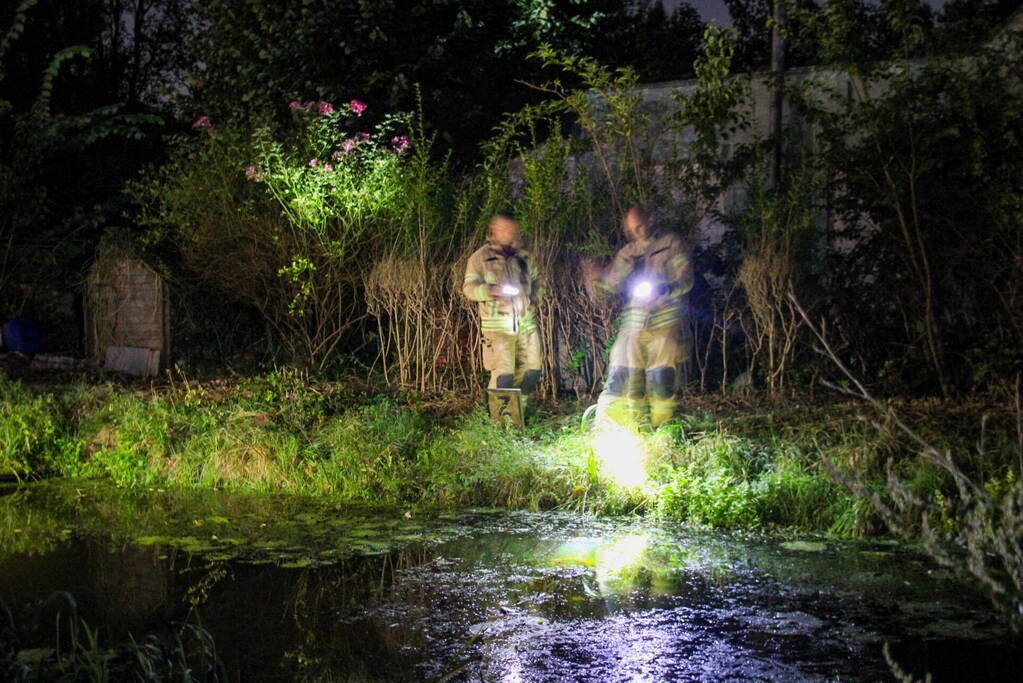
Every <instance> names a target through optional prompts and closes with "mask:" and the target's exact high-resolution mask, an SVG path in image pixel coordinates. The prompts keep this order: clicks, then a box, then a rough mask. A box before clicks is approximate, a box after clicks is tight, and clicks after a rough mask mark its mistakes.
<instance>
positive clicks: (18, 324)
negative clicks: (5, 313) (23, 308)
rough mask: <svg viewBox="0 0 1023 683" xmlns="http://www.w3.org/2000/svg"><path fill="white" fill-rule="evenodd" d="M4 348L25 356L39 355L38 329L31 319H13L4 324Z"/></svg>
mask: <svg viewBox="0 0 1023 683" xmlns="http://www.w3.org/2000/svg"><path fill="white" fill-rule="evenodd" d="M3 333H4V347H5V348H6V349H7V350H8V351H17V352H18V353H23V354H25V355H26V356H34V355H36V354H37V353H39V328H38V327H36V324H35V321H34V320H32V319H31V318H15V319H14V320H11V321H9V322H6V323H4V327H3Z"/></svg>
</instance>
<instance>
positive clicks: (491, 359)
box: [483, 327, 540, 408]
mask: <svg viewBox="0 0 1023 683" xmlns="http://www.w3.org/2000/svg"><path fill="white" fill-rule="evenodd" d="M483 367H484V368H486V369H487V370H489V371H490V383H489V384H488V385H487V386H489V387H490V388H491V389H508V388H513V387H517V388H519V389H521V390H522V407H523V408H525V407H526V403H527V401H528V398H529V396H530V394H532V393H533V392H534V391H536V386H537V384H539V382H540V333H539V332H537V330H536V328H535V327H534V328H533V329H531V330H528V331H527V330H519V331H518V332H484V333H483Z"/></svg>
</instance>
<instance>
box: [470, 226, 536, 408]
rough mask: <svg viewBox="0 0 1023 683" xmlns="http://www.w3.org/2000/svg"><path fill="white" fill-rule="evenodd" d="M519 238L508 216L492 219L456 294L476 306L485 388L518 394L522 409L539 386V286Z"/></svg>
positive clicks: (533, 268) (516, 227) (530, 259)
mask: <svg viewBox="0 0 1023 683" xmlns="http://www.w3.org/2000/svg"><path fill="white" fill-rule="evenodd" d="M519 237H520V233H519V224H518V223H517V222H516V221H515V220H514V219H513V218H512V217H511V216H510V215H509V214H505V213H499V214H497V215H496V216H494V218H493V219H492V220H491V222H490V234H489V240H488V241H487V243H486V244H485V245H483V246H482V247H480V248H479V249H478V250H476V252H474V253H473V255H472V256H470V257H469V261H468V263H467V264H466V268H465V280H464V283H463V285H462V293H463V294H465V296H466V297H467V298H468V299H470V300H472V301H478V302H479V305H478V308H479V312H480V331H481V332H482V333H483V367H484V368H486V369H487V370H489V371H490V383H489V385H488V386H489V387H490V388H497V389H507V388H519V389H521V390H522V401H523V405H525V403H526V401H527V398H528V397H529V395H530V394H532V393H533V392H534V391H535V390H536V387H537V384H539V381H540V365H541V355H540V335H539V332H538V331H537V325H536V311H535V306H536V304H537V302H538V301H539V299H540V297H541V295H542V287H541V283H540V277H539V273H538V271H537V268H536V265H535V263H534V262H533V258H532V256H531V255H530V253H529V252H528V251H526V250H525V249H524V248H523V246H522V243H521V242H520V240H519Z"/></svg>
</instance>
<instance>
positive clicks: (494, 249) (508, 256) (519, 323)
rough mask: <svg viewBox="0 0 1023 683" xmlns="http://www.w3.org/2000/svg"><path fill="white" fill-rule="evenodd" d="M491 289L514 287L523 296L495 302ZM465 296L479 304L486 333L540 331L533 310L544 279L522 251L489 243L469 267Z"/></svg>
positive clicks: (476, 253) (519, 248)
mask: <svg viewBox="0 0 1023 683" xmlns="http://www.w3.org/2000/svg"><path fill="white" fill-rule="evenodd" d="M490 285H512V286H514V287H517V288H518V289H519V294H518V295H516V296H511V297H507V298H501V299H494V298H492V297H491V296H490ZM462 293H463V294H464V295H465V296H466V298H468V299H470V300H472V301H478V302H479V311H480V329H481V330H482V331H483V332H519V331H525V332H528V331H530V330H534V329H536V316H535V315H534V311H533V306H534V305H535V302H537V301H539V298H540V296H541V294H542V288H541V286H540V276H539V272H538V271H537V269H536V265H535V264H534V263H533V257H532V256H531V255H530V253H529V252H528V251H526V250H525V249H523V248H522V247H520V246H518V245H515V246H514V249H512V250H508V251H506V250H504V249H501V248H500V247H499V246H497V245H494V244H491V243H489V242H488V243H487V244H485V245H483V246H482V247H480V248H479V249H477V250H476V251H475V252H474V253H473V255H472V256H470V257H469V262H468V263H467V264H466V266H465V280H464V282H463V284H462Z"/></svg>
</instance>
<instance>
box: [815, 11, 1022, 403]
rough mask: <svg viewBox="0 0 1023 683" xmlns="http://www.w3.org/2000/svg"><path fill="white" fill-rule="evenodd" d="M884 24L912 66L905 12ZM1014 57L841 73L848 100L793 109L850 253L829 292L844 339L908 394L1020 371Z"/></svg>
mask: <svg viewBox="0 0 1023 683" xmlns="http://www.w3.org/2000/svg"><path fill="white" fill-rule="evenodd" d="M891 18H892V20H893V22H895V25H894V26H893V30H895V31H896V32H898V33H901V34H902V35H904V36H906V37H905V38H904V39H903V40H902V41H901V44H902V46H903V47H902V49H904V50H905V51H907V52H909V53H912V52H913V51H914V49H915V47H916V45H917V44H918V42H919V41H920V40H921V37H920V34H919V32H918V31H917V30H915V24H914V20H913V14H912V12H911V11H910V12H907V13H904V14H902V15H899V14H897V13H893V14H892V15H891ZM836 35H841V31H838V32H837V33H836ZM1021 47H1023V44H1021V41H1020V36H1019V35H1018V34H1016V35H1009V36H1006V37H1005V38H1004V39H1003V40H1001V41H999V42H998V43H996V44H987V45H984V46H980V47H975V49H974V54H973V55H972V56H970V57H969V58H953V57H940V56H933V57H931V58H929V59H928V60H926V61H924V62H917V63H913V62H905V61H892V62H889V63H887V64H884V65H878V64H877V63H873V64H871V65H868V66H869V68H866V69H864V68H858V67H857V66H856V65H852V66H850V67H849V69H850V75H852V76H855V78H854V79H852V80H851V81H850V82H851V83H854V84H855V85H854V87H853V91H852V97H849V96H847V93H845V92H842V93H830V94H826V93H825V92H820V93H817V94H816V95H814V96H811V97H809V98H807V99H806V100H804V102H803V113H804V115H806V116H807V117H808V118H809V119H810V120H811V121H813V122H814V123H815V124H816V125H817V126H819V131H820V132H819V134H818V136H817V140H818V142H819V143H820V145H821V148H822V155H821V161H822V163H823V167H824V170H825V172H826V173H827V174H828V178H829V181H830V183H831V188H832V196H831V201H832V205H833V208H834V209H835V210H837V211H838V212H840V213H841V215H842V216H843V219H844V225H845V233H844V236H845V237H848V238H851V239H852V241H853V244H855V248H854V249H853V250H852V252H851V253H850V254H848V255H846V256H845V257H843V258H842V259H841V260H840V261H839V262H838V264H836V269H835V272H842V273H844V275H843V277H840V278H838V279H837V280H836V283H838V284H837V285H836V286H835V287H833V288H832V292H833V293H834V294H835V296H836V297H837V299H836V300H838V301H840V302H841V303H839V304H838V305H837V307H838V308H840V309H843V310H844V311H845V324H846V328H845V334H846V335H847V337H848V339H849V341H850V343H851V344H852V346H853V347H854V348H856V349H858V350H859V352H860V353H861V354H862V356H861V358H863V359H864V361H865V362H867V363H870V364H877V365H875V366H874V367H879V366H880V365H881V364H882V363H885V362H888V364H889V367H887V368H886V370H885V372H887V373H889V374H892V375H895V376H896V377H899V378H901V379H906V380H911V381H913V382H914V384H915V387H916V388H917V389H925V390H932V389H939V390H940V391H942V392H944V393H951V392H954V391H956V390H962V389H969V388H972V387H976V386H980V385H983V384H985V383H988V382H990V381H992V380H994V379H996V378H997V377H999V376H1002V377H1004V376H1012V375H1013V374H1015V373H1018V372H1020V370H1021V368H1023V359H1021V358H1020V356H1019V353H1018V351H1017V347H1018V345H1016V344H1013V343H1011V342H1009V341H1008V340H1010V339H1016V338H1018V336H1019V335H1020V334H1021V333H1023V327H1021V325H1023V309H1021V301H1023V300H1021V298H1020V296H1019V292H1018V289H1019V287H1018V272H1019V264H1020V263H1021V262H1023V261H1021V259H1023V252H1021V247H1020V230H1019V225H1020V220H1021V217H1023V216H1021V213H1020V201H1019V197H1020V196H1023V184H1021V181H1020V179H1021V178H1023V146H1021V144H1020V139H1019V134H1018V131H1019V130H1021V128H1023V99H1021V98H1020V95H1019V90H1018V87H1017V86H1016V84H1018V82H1019V79H1020V77H1021V73H1020V70H1019V64H1018V57H1017V56H1018V55H1019V54H1020V50H1021ZM994 93H997V106H991V105H992V95H993V94H994ZM865 218H866V219H868V220H864V219H865ZM844 287H848V290H846V294H847V296H843V295H842V294H841V291H842V290H843V288H844ZM864 291H869V292H870V296H869V297H864V295H863V292H864ZM868 322H869V324H867V323H868ZM893 357H894V358H897V359H899V360H897V361H892V360H891V359H892V358H893ZM900 364H905V365H904V366H902V365H900ZM921 368H927V370H928V371H927V372H922V371H921Z"/></svg>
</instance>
